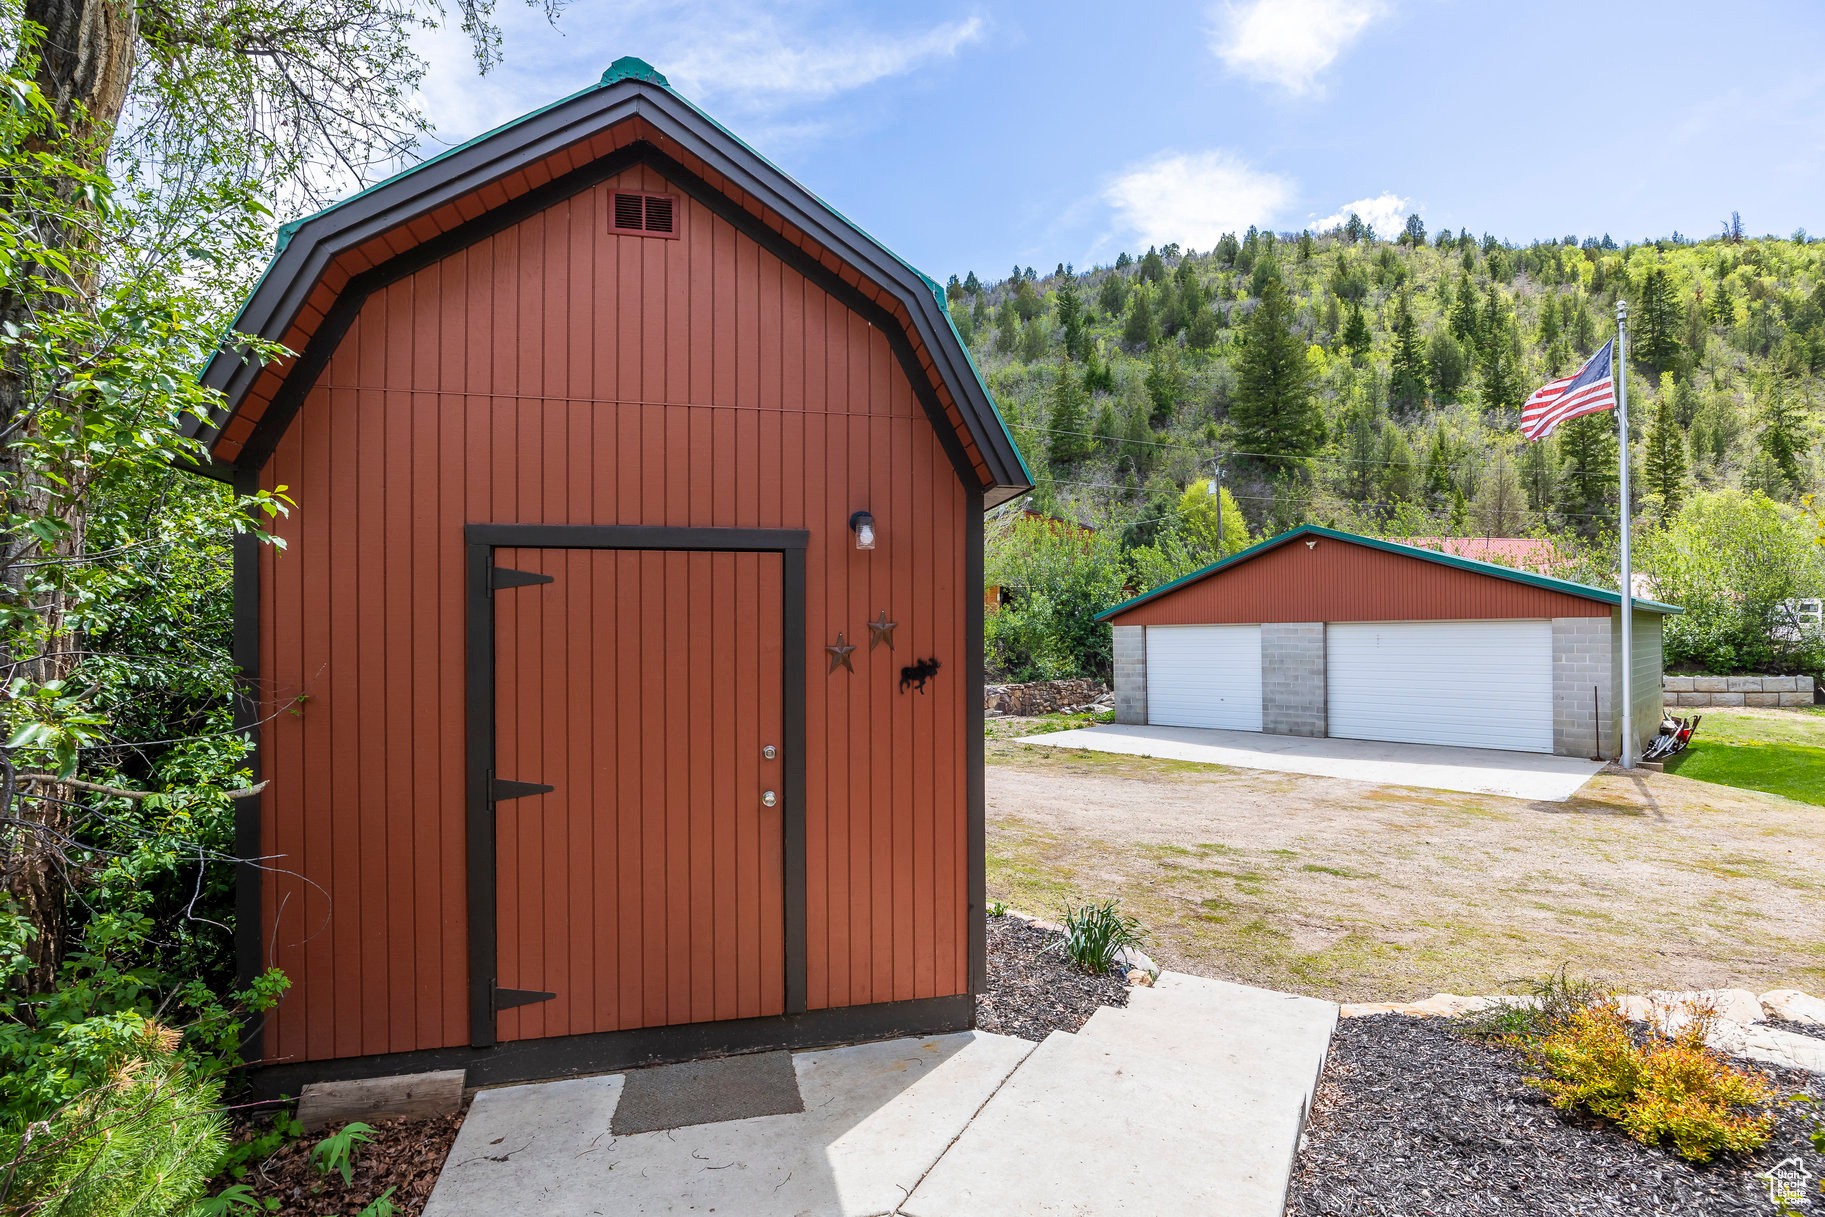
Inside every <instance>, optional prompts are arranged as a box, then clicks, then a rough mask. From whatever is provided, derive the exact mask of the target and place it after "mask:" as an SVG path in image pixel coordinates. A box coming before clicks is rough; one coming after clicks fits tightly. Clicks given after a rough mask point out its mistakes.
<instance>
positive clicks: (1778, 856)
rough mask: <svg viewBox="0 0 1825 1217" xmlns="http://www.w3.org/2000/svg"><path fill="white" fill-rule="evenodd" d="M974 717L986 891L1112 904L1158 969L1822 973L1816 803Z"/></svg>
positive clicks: (1292, 982)
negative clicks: (1514, 777)
mask: <svg viewBox="0 0 1825 1217" xmlns="http://www.w3.org/2000/svg"><path fill="white" fill-rule="evenodd" d="M1028 726H1030V724H1021V723H1019V722H1018V721H1016V720H996V721H994V722H993V723H992V724H991V726H990V729H989V736H990V738H989V740H988V745H987V751H988V762H989V764H988V889H989V895H990V897H991V899H999V900H1003V901H1006V902H1007V903H1008V904H1009V905H1010V906H1012V907H1014V908H1016V909H1020V910H1022V911H1024V912H1030V913H1033V914H1036V915H1040V916H1053V917H1055V916H1056V915H1057V913H1058V911H1059V909H1060V907H1061V905H1062V903H1063V901H1065V900H1066V899H1071V900H1078V899H1084V898H1096V899H1102V898H1105V897H1109V896H1116V897H1120V898H1121V900H1122V903H1123V905H1124V907H1125V908H1126V909H1127V910H1129V911H1131V912H1133V913H1135V914H1137V915H1138V916H1139V917H1140V918H1141V920H1142V921H1143V922H1144V923H1145V925H1146V926H1147V927H1148V929H1149V931H1150V934H1151V937H1150V943H1149V946H1148V950H1149V952H1150V953H1151V954H1152V955H1153V956H1154V958H1155V959H1156V960H1158V961H1159V962H1160V963H1161V964H1162V965H1163V966H1165V967H1172V968H1181V969H1184V970H1186V971H1189V972H1195V973H1198V974H1200V975H1205V976H1212V977H1219V978H1223V979H1232V980H1240V981H1244V982H1248V983H1252V984H1260V985H1266V986H1270V987H1274V988H1281V989H1287V990H1291V991H1294V992H1299V993H1307V994H1312V995H1315V996H1321V997H1328V998H1332V999H1334V1000H1344V1001H1351V1000H1395V999H1412V998H1417V997H1424V996H1427V995H1430V994H1432V993H1434V992H1440V991H1444V992H1456V993H1492V992H1501V991H1505V990H1512V988H1513V986H1514V985H1515V984H1517V983H1518V982H1520V981H1523V980H1525V979H1526V978H1532V977H1538V976H1541V975H1544V974H1545V973H1547V972H1550V971H1553V970H1554V969H1557V968H1558V967H1560V966H1561V965H1563V964H1567V963H1569V964H1570V965H1571V967H1572V969H1573V970H1574V971H1577V972H1584V973H1587V974H1590V975H1593V976H1597V977H1601V978H1603V979H1605V980H1608V981H1612V982H1614V983H1615V984H1616V985H1618V986H1619V987H1626V988H1629V989H1632V990H1634V991H1640V990H1641V989H1642V988H1648V987H1660V988H1682V989H1683V988H1695V987H1707V986H1715V985H1741V986H1744V987H1746V988H1750V989H1755V990H1757V991H1758V992H1759V991H1762V990H1766V989H1770V988H1776V987H1781V986H1792V987H1795V988H1800V989H1807V990H1810V991H1813V992H1818V991H1820V989H1821V988H1822V987H1825V807H1818V806H1812V805H1809V804H1805V803H1797V802H1792V801H1790V800H1787V799H1783V798H1779V797H1777V796H1774V795H1764V794H1760V793H1757V792H1755V791H1749V790H1738V789H1733V788H1731V787H1726V786H1717V785H1712V784H1709V783H1705V782H1697V781H1692V780H1690V779H1687V778H1680V777H1674V776H1670V775H1666V774H1656V773H1647V772H1642V773H1640V774H1638V775H1631V776H1628V777H1624V776H1622V775H1620V774H1600V775H1599V776H1598V777H1597V778H1595V779H1593V780H1592V782H1591V783H1590V784H1589V785H1587V786H1586V787H1585V788H1584V789H1583V791H1581V792H1580V795H1579V797H1577V798H1575V799H1573V800H1572V801H1570V802H1568V803H1528V802H1525V801H1521V800H1517V799H1507V798H1501V797H1497V796H1493V795H1467V794H1448V793H1444V792H1434V791H1424V790H1414V789H1409V788H1402V787H1391V786H1374V785H1369V784H1365V783H1359V782H1348V781H1340V780H1335V779H1329V778H1316V777H1304V776H1300V775H1293V774H1279V773H1265V772H1259V771H1246V770H1231V769H1223V768H1219V767H1215V766H1205V765H1193V764H1187V763H1182V762H1174V761H1159V760H1151V759H1146V758H1140V757H1125V756H1118V755H1109V754H1101V753H1091V752H1083V751H1077V750H1067V749H1048V748H1043V747H1039V746H1035V745H1025V744H1016V743H1014V742H1012V738H1011V737H1012V736H1013V735H1015V734H1019V733H1022V732H1023V731H1024V730H1025V729H1026V728H1027V727H1028Z"/></svg>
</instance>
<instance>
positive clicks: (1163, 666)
mask: <svg viewBox="0 0 1825 1217" xmlns="http://www.w3.org/2000/svg"><path fill="white" fill-rule="evenodd" d="M1147 721H1148V722H1150V723H1153V724H1155V725H1157V726H1162V727H1227V728H1229V729H1230V730H1232V731H1259V730H1261V627H1260V626H1258V625H1150V626H1148V627H1147Z"/></svg>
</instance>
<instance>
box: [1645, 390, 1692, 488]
mask: <svg viewBox="0 0 1825 1217" xmlns="http://www.w3.org/2000/svg"><path fill="white" fill-rule="evenodd" d="M1644 448H1645V452H1644V462H1643V463H1644V470H1645V475H1646V476H1645V477H1644V479H1643V480H1644V481H1645V483H1646V485H1644V486H1643V487H1642V488H1641V489H1642V493H1644V494H1647V495H1653V496H1656V497H1658V498H1659V500H1660V503H1661V510H1662V511H1663V512H1664V513H1665V514H1667V515H1672V514H1673V513H1674V512H1676V511H1678V510H1679V505H1680V503H1681V502H1683V501H1684V499H1685V495H1686V444H1685V435H1684V434H1683V433H1682V431H1681V429H1680V425H1679V419H1678V416H1677V415H1676V414H1675V413H1674V407H1673V399H1672V395H1670V394H1665V393H1663V394H1662V395H1661V397H1660V401H1659V402H1658V403H1657V404H1656V405H1655V408H1654V422H1653V424H1652V425H1651V426H1650V427H1649V428H1648V438H1647V443H1646V444H1645V445H1644Z"/></svg>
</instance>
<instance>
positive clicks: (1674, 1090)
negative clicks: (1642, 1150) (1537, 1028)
mask: <svg viewBox="0 0 1825 1217" xmlns="http://www.w3.org/2000/svg"><path fill="white" fill-rule="evenodd" d="M1709 1025H1710V1015H1709V1012H1707V1011H1703V1010H1692V1011H1689V1012H1688V1015H1687V1017H1686V1018H1685V1019H1684V1020H1683V1023H1682V1024H1681V1025H1680V1026H1679V1027H1678V1028H1677V1029H1676V1030H1674V1031H1673V1032H1672V1033H1671V1034H1667V1033H1663V1032H1661V1031H1659V1030H1657V1029H1655V1028H1654V1027H1652V1026H1651V1025H1650V1027H1649V1028H1648V1030H1647V1031H1646V1033H1645V1034H1644V1035H1642V1036H1641V1037H1640V1038H1639V1039H1638V1038H1637V1037H1636V1036H1634V1035H1631V1034H1630V1030H1629V1025H1628V1023H1627V1021H1626V1020H1625V1019H1624V1018H1623V1016H1622V1012H1621V1011H1620V1010H1619V1009H1618V1008H1617V1007H1616V1004H1615V1002H1613V1001H1610V1000H1607V999H1606V1000H1603V1001H1599V1002H1596V1003H1594V1004H1592V1005H1589V1006H1586V1007H1584V1008H1583V1009H1580V1010H1577V1011H1574V1012H1573V1013H1572V1014H1571V1015H1570V1016H1569V1017H1568V1018H1566V1019H1565V1020H1564V1021H1563V1022H1562V1023H1561V1024H1560V1025H1559V1027H1558V1028H1557V1029H1556V1030H1554V1031H1552V1032H1551V1033H1549V1034H1546V1035H1544V1036H1541V1037H1538V1038H1535V1039H1529V1040H1525V1041H1523V1042H1522V1044H1521V1047H1522V1048H1523V1050H1524V1051H1525V1052H1526V1053H1527V1055H1528V1057H1529V1058H1530V1059H1531V1060H1532V1061H1533V1062H1534V1064H1535V1065H1537V1066H1538V1067H1539V1068H1541V1069H1542V1070H1544V1072H1545V1074H1546V1076H1544V1077H1538V1078H1530V1079H1529V1082H1530V1084H1531V1085H1534V1086H1536V1087H1538V1088H1539V1089H1540V1090H1541V1091H1543V1092H1544V1093H1545V1094H1546V1097H1547V1099H1548V1100H1549V1101H1550V1102H1551V1103H1552V1105H1553V1106H1554V1107H1557V1108H1559V1109H1560V1110H1561V1111H1579V1110H1582V1111H1588V1112H1590V1113H1592V1114H1593V1115H1597V1116H1601V1117H1603V1118H1604V1119H1607V1120H1613V1121H1615V1123H1616V1124H1617V1126H1618V1127H1620V1128H1621V1129H1622V1131H1624V1132H1625V1133H1627V1134H1628V1135H1629V1136H1631V1137H1633V1138H1635V1139H1636V1140H1637V1141H1641V1142H1643V1143H1645V1144H1648V1145H1656V1144H1659V1143H1660V1142H1661V1141H1664V1140H1670V1141H1672V1143H1673V1148H1674V1151H1675V1152H1677V1153H1678V1154H1679V1156H1680V1157H1682V1158H1687V1159H1690V1160H1691V1161H1694V1162H1706V1161H1709V1160H1710V1159H1711V1158H1713V1157H1714V1156H1716V1155H1717V1154H1718V1153H1720V1152H1723V1151H1725V1150H1737V1151H1747V1150H1753V1149H1757V1148H1759V1147H1760V1146H1762V1145H1764V1144H1766V1142H1767V1140H1768V1136H1769V1133H1770V1131H1771V1129H1772V1127H1773V1124H1774V1117H1773V1116H1772V1115H1771V1114H1769V1113H1767V1112H1765V1111H1758V1110H1756V1109H1757V1107H1759V1106H1760V1105H1761V1104H1764V1103H1766V1102H1768V1101H1769V1100H1771V1099H1773V1098H1774V1092H1773V1090H1771V1089H1770V1087H1769V1085H1768V1083H1767V1081H1766V1080H1765V1079H1763V1078H1762V1077H1761V1076H1760V1075H1758V1074H1751V1073H1743V1072H1740V1071H1738V1070H1736V1069H1733V1068H1732V1067H1731V1066H1730V1065H1729V1064H1728V1063H1726V1062H1725V1061H1724V1060H1723V1059H1722V1058H1721V1057H1719V1056H1718V1055H1717V1054H1716V1053H1714V1052H1712V1051H1711V1050H1710V1049H1708V1048H1706V1047H1705V1032H1706V1030H1707V1028H1708V1027H1709Z"/></svg>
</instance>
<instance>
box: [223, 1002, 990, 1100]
mask: <svg viewBox="0 0 1825 1217" xmlns="http://www.w3.org/2000/svg"><path fill="white" fill-rule="evenodd" d="M975 1025H976V999H975V998H974V997H973V996H971V995H970V994H968V993H958V994H954V995H951V996H948V997H919V998H913V999H911V1000H909V1001H896V1002H878V1003H876V1004H874V1005H868V1006H839V1007H836V1008H834V1009H827V1010H809V1011H806V1012H805V1013H803V1014H779V1015H770V1016H767V1017H764V1018H737V1019H729V1020H727V1021H723V1022H711V1023H684V1024H681V1025H678V1026H671V1027H644V1028H641V1029H639V1030H635V1031H604V1032H594V1033H591V1034H587V1035H563V1036H555V1037H552V1038H549V1039H525V1040H512V1041H509V1042H506V1043H501V1044H496V1045H494V1046H493V1047H490V1048H469V1047H457V1048H428V1049H425V1050H423V1051H420V1052H393V1053H387V1054H385V1055H382V1056H356V1057H345V1058H343V1059H341V1060H333V1061H301V1062H298V1063H295V1064H284V1065H268V1066H266V1067H264V1068H259V1069H253V1070H250V1071H249V1073H248V1079H247V1080H248V1084H249V1086H251V1087H252V1089H253V1091H254V1093H255V1094H257V1095H259V1096H261V1097H262V1098H277V1097H279V1096H281V1095H287V1094H297V1093H298V1088H299V1087H300V1086H301V1085H304V1084H306V1083H312V1084H316V1083H323V1082H329V1081H332V1080H353V1079H360V1078H376V1077H381V1076H384V1075H388V1074H399V1073H405V1072H408V1071H411V1070H414V1069H417V1070H432V1069H439V1070H450V1071H453V1072H462V1071H466V1072H467V1074H468V1084H469V1085H470V1086H495V1085H499V1084H501V1083H503V1082H532V1081H541V1080H544V1079H546V1078H561V1077H575V1076H577V1075H578V1074H585V1073H617V1072H619V1071H621V1070H623V1069H634V1068H638V1067H639V1066H642V1065H663V1064H667V1063H669V1062H672V1061H688V1060H697V1059H699V1058H703V1057H712V1056H733V1055H735V1054H737V1053H742V1052H769V1051H773V1050H776V1049H782V1048H784V1049H790V1050H794V1051H796V1050H798V1049H802V1048H828V1047H831V1046H833V1045H836V1044H861V1043H866V1042H868V1041H870V1040H886V1039H897V1038H899V1037H900V1036H904V1035H939V1034H942V1033H944V1032H948V1031H968V1030H969V1029H970V1028H972V1027H974V1026H975ZM421 1076H422V1075H421Z"/></svg>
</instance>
